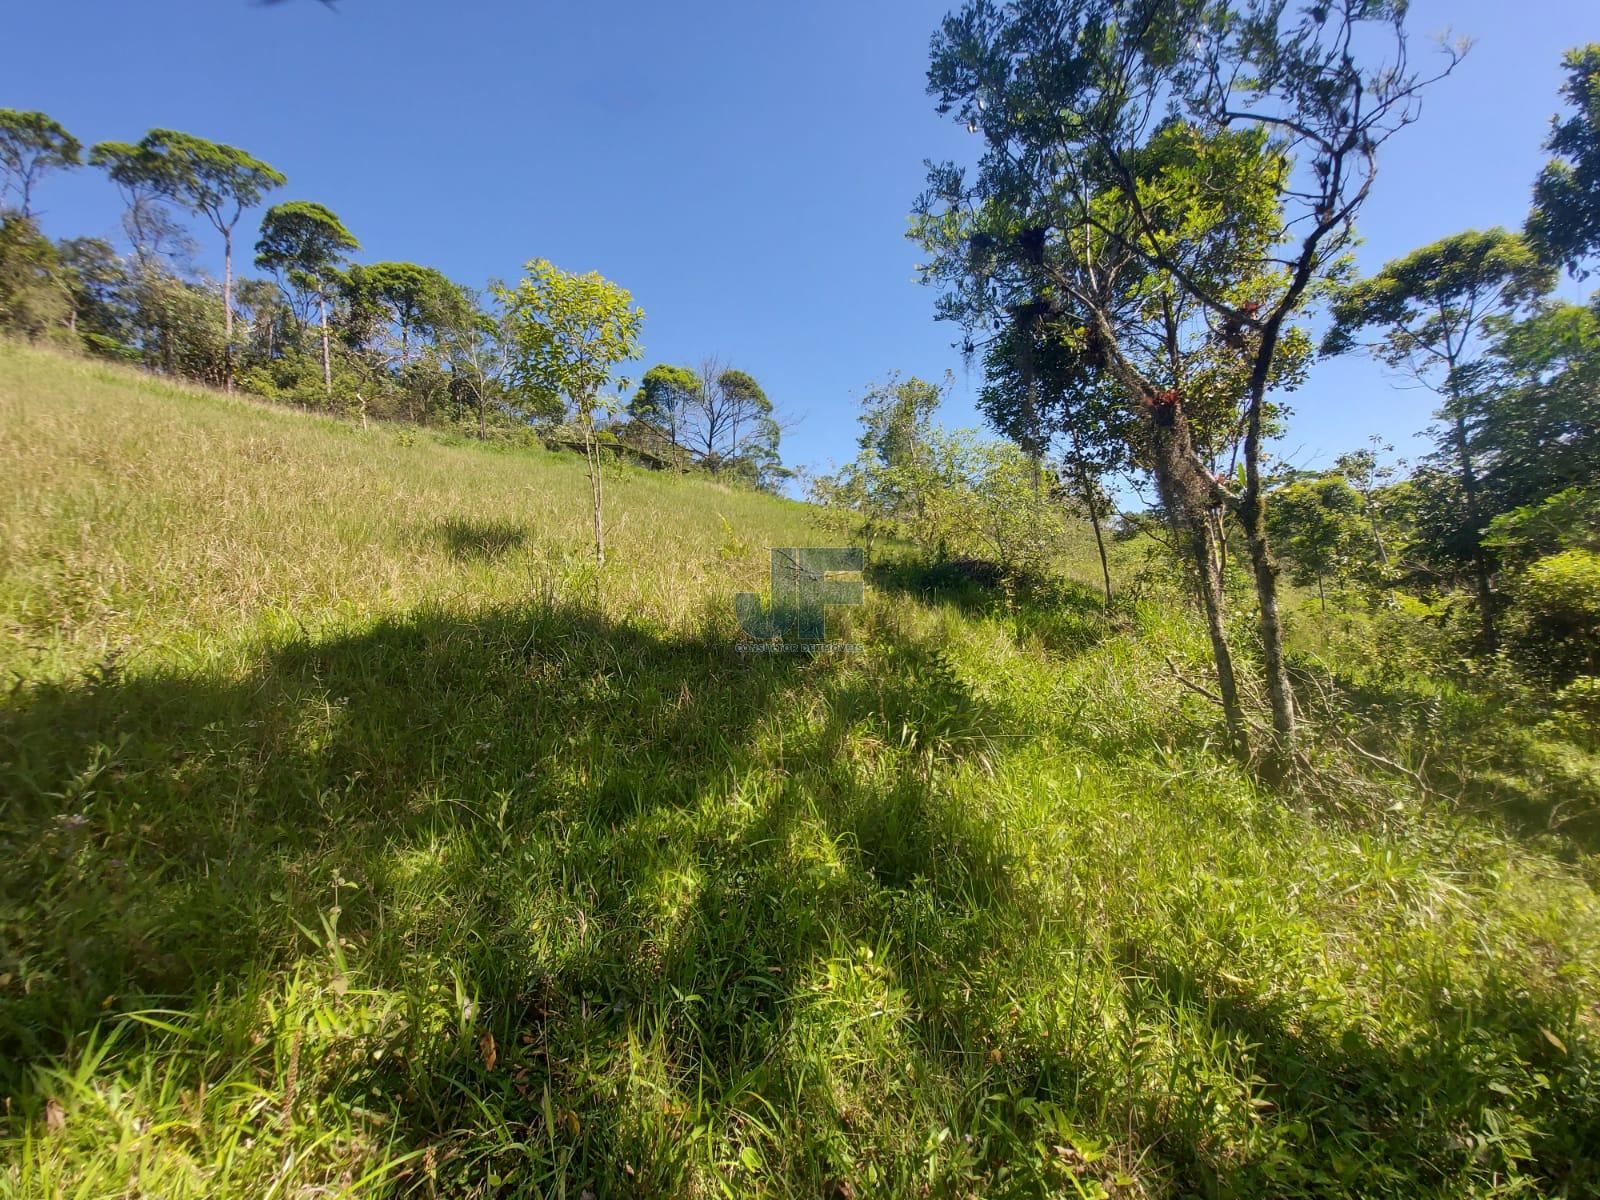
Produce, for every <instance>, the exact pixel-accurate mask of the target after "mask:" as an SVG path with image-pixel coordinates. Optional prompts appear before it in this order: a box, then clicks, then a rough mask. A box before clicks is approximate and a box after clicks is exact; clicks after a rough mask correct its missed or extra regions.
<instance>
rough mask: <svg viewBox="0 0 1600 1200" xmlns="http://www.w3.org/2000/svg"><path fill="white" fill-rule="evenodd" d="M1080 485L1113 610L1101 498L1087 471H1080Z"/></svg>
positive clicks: (1109, 606) (1107, 605)
mask: <svg viewBox="0 0 1600 1200" xmlns="http://www.w3.org/2000/svg"><path fill="white" fill-rule="evenodd" d="M1078 486H1079V487H1080V488H1082V490H1083V502H1084V504H1085V506H1087V508H1088V509H1089V525H1090V526H1091V527H1092V528H1093V529H1094V548H1095V550H1097V551H1098V552H1099V554H1100V578H1101V579H1102V580H1103V581H1104V582H1105V588H1106V611H1107V612H1110V611H1111V602H1112V595H1111V564H1110V563H1109V562H1108V561H1107V560H1106V539H1105V534H1104V532H1103V531H1102V530H1101V528H1100V498H1099V496H1097V495H1096V494H1095V492H1096V488H1095V485H1094V481H1093V480H1091V479H1090V478H1089V474H1088V472H1087V471H1084V470H1082V469H1080V470H1079V471H1078Z"/></svg>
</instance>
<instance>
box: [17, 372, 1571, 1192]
mask: <svg viewBox="0 0 1600 1200" xmlns="http://www.w3.org/2000/svg"><path fill="white" fill-rule="evenodd" d="M610 498H611V505H612V527H613V540H612V547H613V561H612V562H611V563H610V564H609V565H608V566H607V567H606V569H605V570H604V572H603V573H601V574H599V575H597V574H596V572H595V571H594V569H593V568H592V567H591V566H590V564H589V560H588V557H587V552H586V536H587V534H586V509H585V504H586V499H587V492H586V484H585V482H584V479H583V477H582V474H581V464H578V463H576V462H575V461H572V460H568V459H561V458H556V457H551V456H543V455H538V454H530V453H526V452H496V451H494V450H490V449H484V448H480V447H476V446H472V445H449V444H444V443H443V442H439V441H437V440H434V439H430V438H429V437H428V436H427V435H425V434H411V435H405V434H401V433H398V432H396V431H393V430H390V429H386V428H377V427H374V428H372V429H367V430H362V429H358V428H353V427H350V426H347V425H340V424H336V423H333V422H330V421H327V420H323V419H319V418H314V417H308V416H303V415H299V414H295V413H291V412H286V411H278V410H268V409H263V408H261V407H258V406H254V405H251V404H249V403H246V402H244V401H233V400H228V399H226V398H223V397H220V396H216V395H212V394H207V393H201V392H197V391H190V390H185V389H180V388H175V387H171V386H167V385H163V384H158V383H153V382H150V381H149V380H146V379H142V378H138V377H135V376H132V375H127V374H122V373H117V372H114V371H112V370H109V369H107V368H102V367H97V366H93V365H89V364H85V363H81V362H66V361H61V360H56V359H53V358H49V357H45V356H42V355H39V354H35V353H32V352H27V351H23V350H19V349H16V348H12V347H6V346H0V554H3V563H4V574H3V582H0V630H3V641H0V673H3V675H4V677H5V679H6V680H7V684H6V689H7V690H6V691H5V693H4V695H3V696H0V803H3V809H0V814H3V815H0V1096H3V1097H4V1100H3V1104H4V1109H3V1115H0V1121H3V1124H0V1194H4V1195H8V1196H17V1197H38V1196H57V1195H61V1196H86V1197H88V1196H113V1195H115V1196H123V1195H129V1196H134V1195H147V1196H161V1197H187V1196H193V1197H222V1196H251V1197H253V1196H268V1195H270V1196H277V1197H313V1196H316V1197H326V1196H362V1197H367V1196H389V1195H406V1196H565V1197H571V1198H572V1200H578V1198H579V1197H580V1196H583V1195H585V1194H590V1195H593V1196H598V1197H610V1196H632V1195H638V1196H707V1197H709V1196H797V1197H801V1196H804V1197H817V1196H827V1197H862V1198H865V1197H880V1196H908V1197H911V1196H914V1197H922V1196H949V1197H966V1196H983V1197H1003V1196H1019V1197H1020V1196H1093V1195H1108V1194H1109V1195H1113V1196H1177V1195H1189V1194H1206V1195H1241V1196H1248V1195H1275V1196H1289V1195H1326V1196H1333V1195H1345V1194H1370V1195H1393V1196H1426V1195H1432V1196H1441V1197H1442V1196H1459V1195H1506V1196H1511V1195H1532V1194H1541V1193H1543V1194H1568V1195H1574V1196H1576V1195H1582V1194H1592V1192H1590V1190H1589V1189H1592V1188H1594V1187H1595V1186H1596V1181H1597V1162H1596V1157H1595V1156H1596V1153H1597V1152H1596V1149H1595V1147H1596V1146H1597V1145H1600V1068H1597V1065H1596V1061H1595V1049H1594V1046H1595V1040H1594V1039H1595V1026H1596V1022H1597V1020H1600V1011H1597V996H1600V901H1597V896H1596V891H1595V873H1594V871H1593V868H1592V860H1588V862H1589V865H1588V866H1587V867H1586V866H1585V860H1584V859H1583V858H1582V856H1581V855H1579V854H1577V853H1576V852H1575V851H1574V850H1573V848H1572V847H1570V846H1566V845H1564V844H1561V843H1559V842H1556V841H1554V840H1552V839H1549V838H1546V839H1543V840H1539V841H1530V840H1525V839H1523V838H1520V837H1518V836H1517V835H1515V834H1514V833H1513V832H1510V831H1508V830H1505V829H1501V828H1499V827H1497V826H1496V825H1495V824H1493V823H1491V822H1489V821H1487V820H1485V819H1482V818H1478V817H1467V816H1464V815H1463V814H1461V813H1459V812H1457V811H1454V810H1452V809H1451V808H1450V807H1448V806H1446V805H1442V804H1440V803H1438V802H1437V801H1434V800H1429V799H1426V798H1425V797H1423V796H1420V795H1416V794H1413V793H1412V792H1410V791H1407V790H1405V789H1403V788H1401V787H1399V786H1398V785H1395V784H1393V783H1386V782H1384V781H1383V780H1382V779H1380V778H1376V777H1373V778H1364V777H1360V776H1357V775H1354V774H1352V775H1351V776H1350V777H1349V779H1348V780H1347V781H1346V784H1345V785H1343V786H1342V790H1341V789H1340V788H1335V787H1332V786H1330V787H1329V788H1327V789H1325V790H1326V794H1325V795H1323V796H1320V797H1319V798H1316V799H1313V798H1311V797H1308V796H1292V797H1290V796H1281V795H1274V794H1271V793H1268V792H1264V791H1262V790H1260V789H1259V788H1258V787H1257V786H1256V785H1255V784H1253V783H1252V782H1251V781H1250V780H1249V779H1248V778H1246V777H1245V776H1244V774H1243V773H1241V772H1240V771H1239V770H1238V769H1237V767H1235V766H1234V765H1232V764H1230V763H1229V762H1228V761H1227V760H1226V759H1225V758H1223V757H1222V756H1220V755H1219V754H1217V753H1215V752H1214V751H1213V749H1212V748H1211V740H1212V738H1213V736H1214V725H1215V718H1214V714H1213V713H1212V712H1210V711H1209V709H1208V708H1207V706H1206V704H1205V702H1204V701H1203V700H1200V699H1199V698H1197V697H1195V696H1193V695H1189V694H1187V693H1185V692H1184V690H1183V689H1182V687H1181V686H1180V685H1179V684H1178V683H1177V682H1175V681H1174V680H1173V679H1172V678H1171V676H1170V673H1169V672H1168V671H1167V669H1166V666H1165V660H1166V658H1167V656H1169V655H1170V656H1174V657H1175V658H1177V659H1178V660H1180V661H1182V660H1192V661H1194V662H1199V661H1200V660H1201V659H1202V657H1203V653H1204V649H1203V645H1202V642H1201V640H1200V638H1199V635H1198V631H1197V630H1195V629H1194V628H1192V627H1191V625H1190V624H1189V623H1188V620H1187V618H1186V617H1185V616H1184V615H1183V606H1182V604H1181V603H1178V602H1176V601H1175V600H1173V599H1172V598H1171V597H1162V596H1160V595H1155V596H1153V597H1152V598H1151V599H1150V600H1148V601H1146V602H1142V603H1140V604H1137V605H1134V606H1132V607H1131V608H1130V610H1129V611H1128V612H1126V613H1124V614H1122V615H1121V616H1119V617H1118V618H1117V620H1115V621H1108V620H1106V619H1105V618H1103V617H1102V616H1101V615H1100V614H1099V613H1098V611H1097V607H1096V604H1095V602H1094V597H1093V596H1092V595H1089V594H1086V595H1085V596H1084V597H1081V598H1080V597H1078V596H1076V595H1075V594H1074V593H1072V592H1071V591H1070V590H1069V591H1068V592H1067V594H1065V595H1063V596H1059V597H1056V598H1054V599H1053V600H1050V601H1048V602H1046V601H1042V600H1041V601H1034V602H1029V603H1025V604H1023V605H1021V606H1020V607H1009V606H1007V605H1006V604H1005V603H1004V601H1003V599H1002V598H999V597H991V596H987V595H984V594H982V593H981V592H978V591H976V590H974V589H966V590H961V591H957V592H955V593H940V592H937V591H933V592H929V591H926V590H923V589H919V588H916V587H912V586H910V585H908V584H907V583H905V582H904V580H905V579H906V578H907V577H906V576H905V575H896V574H892V573H891V574H887V575H883V576H879V577H877V578H876V579H875V581H874V585H873V586H871V587H869V589H868V603H867V604H866V605H865V606H864V607H863V608H862V609H860V610H858V611H856V612H854V613H850V614H846V615H845V616H844V617H843V618H842V619H841V620H840V622H839V624H838V625H837V626H835V627H833V628H831V629H830V632H831V633H833V634H835V635H839V636H844V637H848V638H850V639H852V640H855V641H859V642H861V643H862V644H863V645H864V646H865V647H866V649H865V652H864V653H862V654H859V655H833V656H825V657H819V658H816V659H814V660H812V659H806V658H801V657H794V656H776V655H740V654H737V653H735V652H734V651H733V644H734V642H735V640H736V629H735V623H734V619H733V612H732V607H733V606H732V599H731V597H732V594H733V593H734V592H735V591H738V590H754V589H759V588H760V586H761V584H762V583H763V581H764V577H765V574H766V569H767V564H766V558H767V555H766V550H767V547H769V546H772V545H788V544H796V543H798V544H808V543H815V542H818V541H825V540H826V537H825V535H819V534H817V533H815V532H814V531H812V530H811V528H810V526H809V523H808V519H807V516H806V512H805V510H804V508H803V507H802V506H799V505H796V504H791V503H787V502H783V501H778V500H773V499H770V498H767V497H761V496H756V495H751V494H748V493H744V492H738V491H730V490H726V489H723V488H720V487H717V486H715V485H712V484H708V483H705V482H701V481H689V480H679V479H672V478H667V477H661V476H652V475H648V474H645V473H640V472H632V471H623V472H621V473H619V474H618V476H617V477H616V478H615V479H614V480H613V481H612V482H611V484H610ZM1084 565H1085V567H1086V569H1087V572H1089V573H1092V571H1093V570H1094V568H1093V567H1092V566H1090V565H1089V564H1087V563H1086V564H1084ZM897 580H898V581H899V582H897ZM833 619H834V618H832V617H830V621H832V620H833ZM1196 670H1197V671H1198V668H1196ZM1447 752H1448V748H1446V747H1441V753H1447Z"/></svg>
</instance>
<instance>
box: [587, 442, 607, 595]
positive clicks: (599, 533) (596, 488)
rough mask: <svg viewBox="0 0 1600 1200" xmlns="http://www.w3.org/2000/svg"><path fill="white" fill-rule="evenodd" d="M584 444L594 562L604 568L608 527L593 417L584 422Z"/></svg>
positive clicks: (598, 448)
mask: <svg viewBox="0 0 1600 1200" xmlns="http://www.w3.org/2000/svg"><path fill="white" fill-rule="evenodd" d="M583 442H584V450H585V451H586V452H587V457H588V459H589V500H590V507H591V509H592V513H593V516H594V560H595V562H597V563H598V564H599V565H600V566H602V567H603V566H605V565H606V526H605V516H604V511H603V508H602V500H603V497H602V495H601V491H600V447H599V446H598V444H597V443H596V441H595V436H594V418H593V417H588V418H586V419H585V420H584V426H583Z"/></svg>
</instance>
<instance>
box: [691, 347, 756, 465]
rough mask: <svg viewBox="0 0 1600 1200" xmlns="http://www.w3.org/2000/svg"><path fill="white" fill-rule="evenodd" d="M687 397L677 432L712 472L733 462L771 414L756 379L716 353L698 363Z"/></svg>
mask: <svg viewBox="0 0 1600 1200" xmlns="http://www.w3.org/2000/svg"><path fill="white" fill-rule="evenodd" d="M687 400H688V402H687V404H686V405H685V406H684V410H683V419H682V420H681V421H680V422H679V426H678V428H679V432H680V434H681V436H682V437H683V439H684V443H685V445H686V446H687V447H688V448H689V449H690V450H691V451H693V452H694V453H695V454H696V455H697V456H698V457H699V459H700V462H701V464H702V465H703V466H705V467H706V468H708V469H709V470H710V471H711V472H712V473H713V474H716V473H718V472H720V471H721V470H722V469H723V467H724V466H726V465H728V464H729V463H733V462H736V461H737V460H738V458H739V457H740V455H741V454H742V453H743V451H744V448H745V442H746V440H747V439H748V438H749V437H750V436H751V435H752V433H754V432H756V431H757V430H759V429H761V428H762V426H761V424H760V422H761V421H762V420H763V419H771V418H772V417H773V409H772V402H771V401H770V400H768V399H767V394H766V392H764V391H763V390H762V388H761V385H760V384H759V383H757V382H756V380H755V378H754V377H753V376H751V375H750V374H749V373H748V372H745V371H741V370H739V369H738V368H736V367H730V366H728V365H727V364H726V363H724V362H723V361H722V360H721V359H719V358H717V357H716V356H715V355H711V356H708V357H707V358H706V359H705V361H703V362H702V363H701V364H700V368H699V370H698V371H697V372H696V373H695V380H694V387H693V389H692V390H691V391H690V392H689V394H688V397H687ZM741 430H742V431H743V433H742V435H741Z"/></svg>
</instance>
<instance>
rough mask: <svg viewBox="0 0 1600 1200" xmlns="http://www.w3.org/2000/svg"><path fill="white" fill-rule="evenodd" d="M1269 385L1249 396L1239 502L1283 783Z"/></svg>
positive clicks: (1287, 751)
mask: <svg viewBox="0 0 1600 1200" xmlns="http://www.w3.org/2000/svg"><path fill="white" fill-rule="evenodd" d="M1265 403H1266V385H1265V383H1259V382H1258V383H1257V384H1256V385H1255V386H1254V387H1253V388H1252V389H1251V394H1250V411H1249V419H1248V422H1247V424H1246V426H1245V436H1244V473H1245V487H1244V496H1243V497H1242V498H1241V500H1240V502H1239V508H1238V517H1239V524H1240V525H1242V526H1243V527H1244V536H1245V544H1246V546H1247V548H1248V549H1249V552H1250V571H1251V574H1252V576H1254V579H1255V585H1256V610H1257V620H1258V621H1259V623H1260V628H1261V669H1262V674H1263V675H1264V676H1265V677H1266V685H1267V699H1268V700H1269V701H1270V702H1271V705H1272V735H1273V738H1272V740H1273V745H1272V748H1271V753H1270V754H1269V755H1268V758H1267V763H1266V766H1267V777H1268V778H1269V779H1271V780H1274V781H1276V780H1279V779H1282V778H1283V777H1284V776H1285V775H1286V774H1287V773H1288V770H1289V762H1290V759H1291V756H1292V755H1293V753H1294V732H1295V711H1294V691H1293V689H1292V688H1291V687H1290V686H1289V668H1288V664H1287V663H1286V662H1285V660H1284V653H1283V618H1282V615H1281V614H1280V612H1279V610H1278V565H1277V563H1275V562H1273V560H1272V548H1271V546H1270V544H1269V543H1268V540H1267V521H1266V506H1265V503H1264V497H1263V495H1262V488H1261V410H1262V408H1263V406H1264V405H1265Z"/></svg>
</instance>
